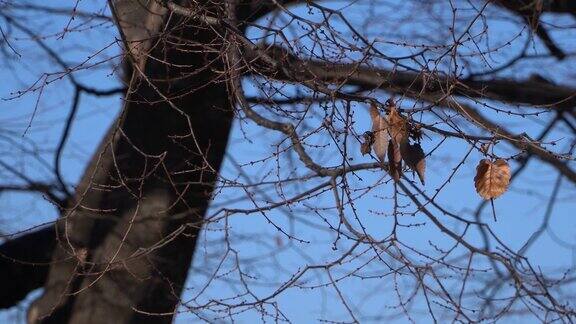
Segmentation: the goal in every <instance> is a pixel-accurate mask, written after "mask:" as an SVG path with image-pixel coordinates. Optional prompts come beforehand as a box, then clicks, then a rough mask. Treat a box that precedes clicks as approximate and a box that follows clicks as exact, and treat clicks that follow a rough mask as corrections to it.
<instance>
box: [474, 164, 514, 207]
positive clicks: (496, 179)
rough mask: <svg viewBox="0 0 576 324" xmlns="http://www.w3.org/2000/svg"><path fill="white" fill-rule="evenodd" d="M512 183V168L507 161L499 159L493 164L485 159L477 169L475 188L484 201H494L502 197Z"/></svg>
mask: <svg viewBox="0 0 576 324" xmlns="http://www.w3.org/2000/svg"><path fill="white" fill-rule="evenodd" d="M509 183H510V166H509V165H508V163H506V161H504V160H502V159H498V160H496V161H495V162H492V161H490V160H487V159H483V160H481V161H480V163H478V166H477V167H476V176H475V177H474V186H475V187H476V192H478V194H479V195H480V196H481V197H482V198H484V199H492V198H496V197H498V196H500V195H502V194H503V193H504V192H506V190H507V189H508V184H509Z"/></svg>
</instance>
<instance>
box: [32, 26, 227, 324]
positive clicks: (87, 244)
mask: <svg viewBox="0 0 576 324" xmlns="http://www.w3.org/2000/svg"><path fill="white" fill-rule="evenodd" d="M183 22H184V21H183V20H181V19H176V17H173V18H172V19H171V20H170V21H169V22H167V23H168V24H169V26H168V28H166V30H167V31H168V34H167V35H163V36H162V37H161V40H160V42H159V43H158V44H157V45H156V46H155V47H154V49H153V51H152V56H153V57H154V58H157V59H158V60H156V59H149V60H148V62H147V63H146V64H145V74H146V76H147V78H148V80H150V81H151V84H150V82H149V81H148V80H146V79H145V78H142V77H137V78H135V84H133V85H132V86H131V91H130V93H128V94H127V95H126V100H127V104H126V106H125V109H124V110H123V112H122V116H121V117H120V119H119V120H120V122H119V129H120V130H121V131H118V130H117V128H116V127H113V128H112V130H111V132H110V133H109V136H108V138H107V139H106V140H105V141H104V142H103V145H102V146H101V150H100V152H99V153H98V154H97V155H96V156H95V157H94V160H93V161H92V163H91V166H90V167H89V168H88V169H87V172H86V175H85V177H84V179H83V180H82V182H81V184H80V186H79V187H78V189H77V195H76V201H75V202H74V203H72V204H71V205H70V206H69V209H68V212H66V213H64V214H63V216H64V217H62V218H61V219H60V220H59V222H58V226H57V228H58V239H59V243H58V246H57V249H56V251H55V254H54V257H53V260H62V259H66V260H67V261H66V262H58V263H54V264H52V266H51V268H50V274H49V277H48V280H47V282H46V285H45V293H44V295H43V296H42V297H41V298H39V299H38V300H37V301H36V302H35V303H34V304H33V305H32V306H31V308H30V310H29V321H30V322H44V323H64V322H70V323H104V322H107V323H129V322H134V323H143V322H154V323H159V322H170V321H171V320H172V317H173V316H172V314H171V312H173V311H174V309H175V307H176V306H177V303H178V300H179V296H180V292H181V290H182V286H183V284H184V281H185V279H186V274H187V272H188V269H189V266H190V263H191V259H192V255H193V251H194V248H195V244H196V238H197V234H198V232H199V229H200V227H201V219H202V216H203V214H204V212H205V210H206V208H207V206H208V202H209V197H210V195H211V191H212V189H213V182H214V181H215V179H216V171H217V170H218V168H219V166H220V164H221V162H222V158H223V156H224V149H225V147H226V142H227V138H228V133H229V130H230V124H231V119H232V109H231V103H230V102H229V99H228V96H227V93H226V86H225V84H224V83H222V82H218V81H217V80H216V79H217V78H218V76H219V74H218V72H214V71H222V61H221V59H220V58H219V57H218V55H219V54H220V53H219V51H218V48H219V47H221V43H219V42H220V41H218V38H217V36H216V35H215V34H214V33H213V32H211V31H210V30H208V29H200V28H195V27H190V26H191V25H190V24H185V23H183ZM135 73H136V74H137V72H135ZM174 80H178V81H177V82H174ZM158 93H161V95H159V94H158ZM163 96H166V97H167V98H168V99H169V100H166V98H164V97H163ZM176 108H178V109H176ZM178 110H181V111H178ZM188 122H190V124H189V123H188ZM190 126H191V127H190ZM174 231H178V233H180V235H175V236H174V235H172V233H173V232H174ZM158 243H165V244H161V245H158ZM142 312H147V313H168V314H166V315H163V316H151V315H148V314H144V313H142Z"/></svg>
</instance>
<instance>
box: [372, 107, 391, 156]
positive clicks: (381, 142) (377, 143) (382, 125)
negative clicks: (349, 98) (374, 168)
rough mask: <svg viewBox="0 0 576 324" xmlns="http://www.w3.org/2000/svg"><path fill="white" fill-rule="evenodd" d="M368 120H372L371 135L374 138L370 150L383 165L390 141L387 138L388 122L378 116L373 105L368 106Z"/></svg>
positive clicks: (376, 109)
mask: <svg viewBox="0 0 576 324" xmlns="http://www.w3.org/2000/svg"><path fill="white" fill-rule="evenodd" d="M370 118H371V119H372V134H373V137H374V142H373V144H372V149H373V150H374V154H375V155H376V157H378V159H379V160H380V162H381V163H384V160H385V159H386V151H387V150H388V143H389V141H390V139H389V136H388V122H387V121H386V119H384V118H383V117H382V116H380V113H379V112H378V108H377V107H376V105H374V104H371V105H370Z"/></svg>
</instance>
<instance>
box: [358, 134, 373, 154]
mask: <svg viewBox="0 0 576 324" xmlns="http://www.w3.org/2000/svg"><path fill="white" fill-rule="evenodd" d="M363 137H364V142H362V144H360V152H361V153H362V155H366V154H368V153H370V151H371V150H372V145H373V144H374V133H372V132H365V133H364V135H363Z"/></svg>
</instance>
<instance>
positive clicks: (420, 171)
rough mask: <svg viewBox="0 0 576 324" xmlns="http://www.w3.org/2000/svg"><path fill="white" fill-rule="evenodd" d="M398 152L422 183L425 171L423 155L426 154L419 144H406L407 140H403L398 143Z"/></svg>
mask: <svg viewBox="0 0 576 324" xmlns="http://www.w3.org/2000/svg"><path fill="white" fill-rule="evenodd" d="M400 152H401V153H402V159H403V160H404V162H406V165H407V166H408V167H409V168H410V169H411V170H412V171H414V172H416V174H417V175H418V178H419V179H420V182H422V184H424V172H425V171H426V160H425V159H424V157H425V156H426V154H424V150H422V147H420V144H418V143H416V144H408V142H405V143H404V144H401V145H400Z"/></svg>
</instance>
